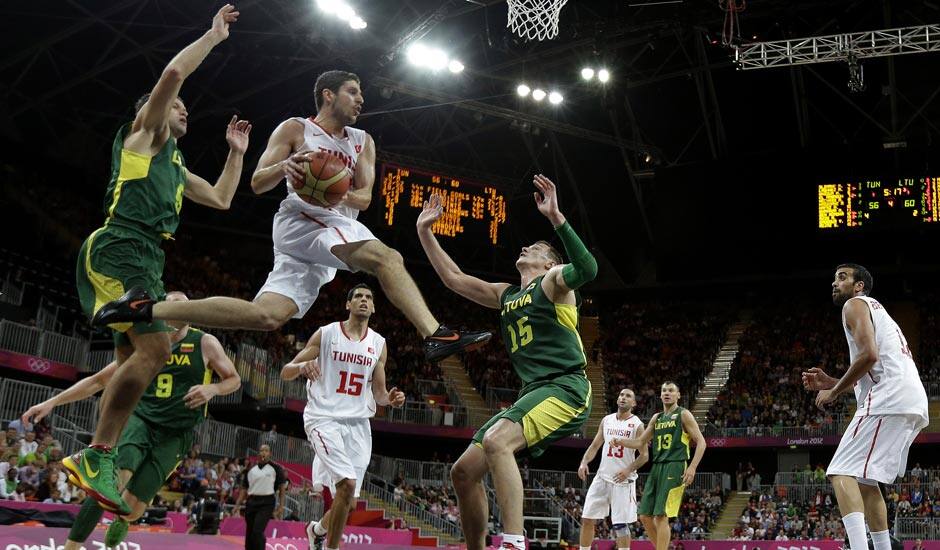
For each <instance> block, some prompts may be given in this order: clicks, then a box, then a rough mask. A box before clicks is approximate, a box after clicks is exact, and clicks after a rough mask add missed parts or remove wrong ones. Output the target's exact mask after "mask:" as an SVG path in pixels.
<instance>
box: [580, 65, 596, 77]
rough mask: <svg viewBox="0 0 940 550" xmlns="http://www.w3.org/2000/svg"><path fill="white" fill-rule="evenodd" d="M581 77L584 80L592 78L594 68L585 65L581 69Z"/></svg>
mask: <svg viewBox="0 0 940 550" xmlns="http://www.w3.org/2000/svg"><path fill="white" fill-rule="evenodd" d="M581 78H583V79H584V80H591V79H592V78H594V69H592V68H590V67H585V68H583V69H581Z"/></svg>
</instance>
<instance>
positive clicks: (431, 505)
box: [392, 476, 460, 523]
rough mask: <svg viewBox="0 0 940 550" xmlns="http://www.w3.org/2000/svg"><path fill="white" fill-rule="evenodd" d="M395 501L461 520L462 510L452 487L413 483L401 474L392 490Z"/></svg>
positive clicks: (453, 521) (448, 518)
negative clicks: (459, 508) (458, 506)
mask: <svg viewBox="0 0 940 550" xmlns="http://www.w3.org/2000/svg"><path fill="white" fill-rule="evenodd" d="M392 494H393V495H394V496H393V498H394V501H395V503H400V502H409V503H411V504H414V505H416V506H418V508H419V509H421V510H424V511H426V512H428V513H430V514H432V515H434V516H437V517H440V518H443V519H446V520H447V521H450V522H452V523H458V522H459V521H460V510H458V509H457V497H456V495H455V494H454V493H453V489H452V488H448V487H447V486H446V485H443V486H439V487H438V486H429V485H423V484H419V485H411V484H409V483H407V482H406V481H405V479H404V478H403V477H401V476H399V477H398V478H396V479H395V488H394V489H393V490H392Z"/></svg>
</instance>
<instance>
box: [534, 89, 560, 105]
mask: <svg viewBox="0 0 940 550" xmlns="http://www.w3.org/2000/svg"><path fill="white" fill-rule="evenodd" d="M533 97H534V94H533ZM564 99H565V98H564V97H562V95H561V94H560V93H558V92H552V93H550V94H548V102H549V103H551V104H552V105H558V104H559V103H561V102H562V101H563V100H564Z"/></svg>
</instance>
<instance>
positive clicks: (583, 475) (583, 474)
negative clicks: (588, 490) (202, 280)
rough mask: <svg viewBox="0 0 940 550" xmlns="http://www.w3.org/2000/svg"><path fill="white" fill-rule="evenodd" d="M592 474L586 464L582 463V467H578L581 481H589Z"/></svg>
mask: <svg viewBox="0 0 940 550" xmlns="http://www.w3.org/2000/svg"><path fill="white" fill-rule="evenodd" d="M590 473H591V471H590V468H588V465H587V464H585V463H584V462H582V463H581V465H580V466H578V477H579V478H581V481H585V480H587V476H588V474H590Z"/></svg>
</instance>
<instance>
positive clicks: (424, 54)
mask: <svg viewBox="0 0 940 550" xmlns="http://www.w3.org/2000/svg"><path fill="white" fill-rule="evenodd" d="M407 55H408V61H410V62H411V64H412V65H418V66H421V65H424V64H425V63H427V59H428V48H427V46H425V45H424V44H421V43H420V42H419V43H417V44H412V45H411V46H410V47H409V48H408V54H407Z"/></svg>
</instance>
